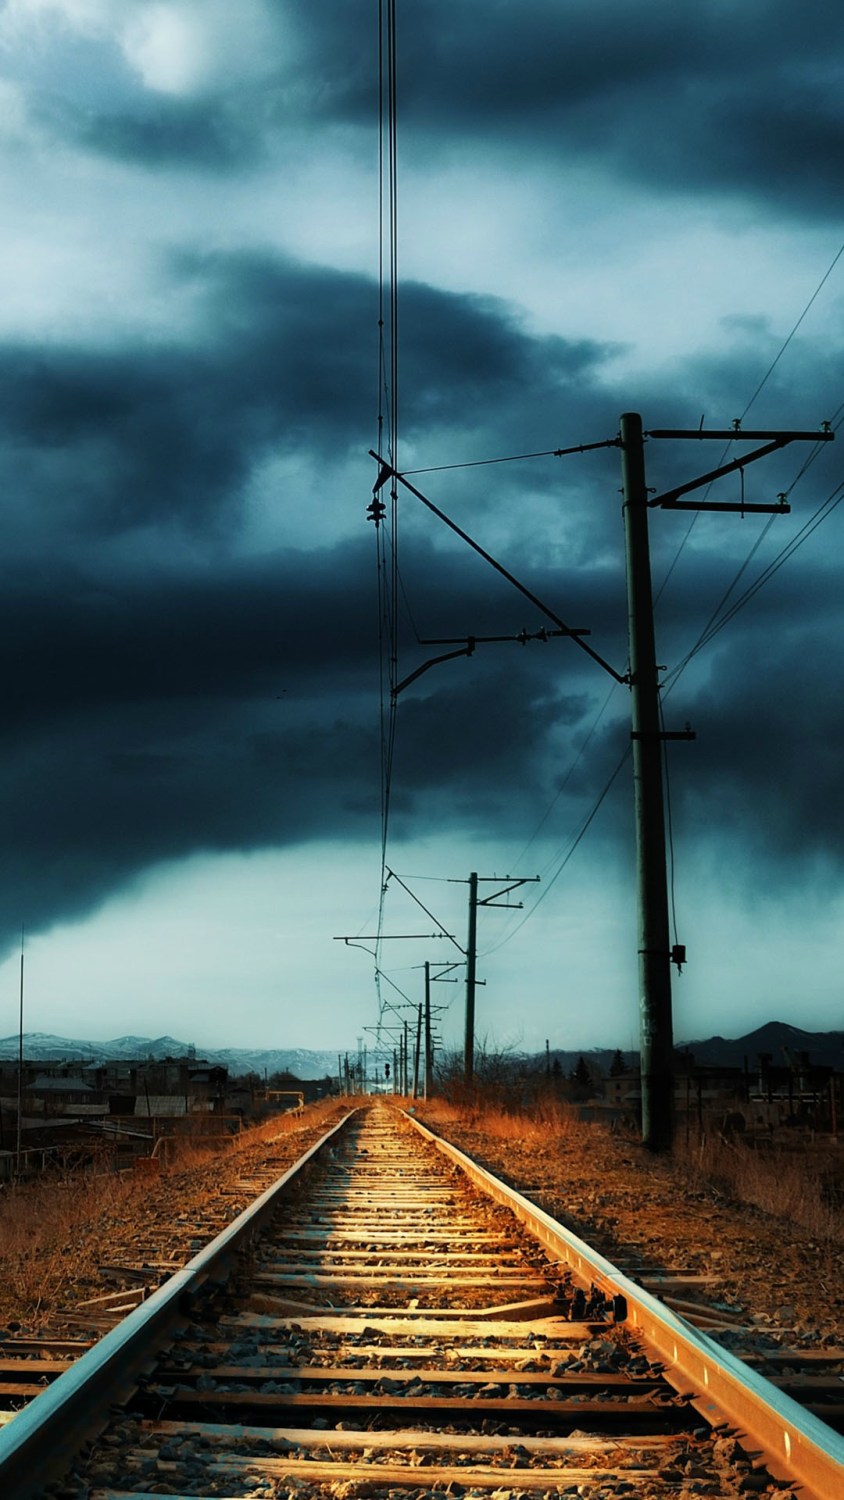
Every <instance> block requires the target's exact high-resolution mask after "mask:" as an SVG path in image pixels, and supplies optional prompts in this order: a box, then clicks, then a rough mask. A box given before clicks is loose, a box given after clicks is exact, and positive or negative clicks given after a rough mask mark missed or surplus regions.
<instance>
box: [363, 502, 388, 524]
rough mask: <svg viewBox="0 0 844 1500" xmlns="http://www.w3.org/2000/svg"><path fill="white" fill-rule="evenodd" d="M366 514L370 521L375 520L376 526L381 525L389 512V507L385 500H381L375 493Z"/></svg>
mask: <svg viewBox="0 0 844 1500" xmlns="http://www.w3.org/2000/svg"><path fill="white" fill-rule="evenodd" d="M366 514H367V516H368V517H369V519H370V521H374V522H375V525H376V526H380V524H381V522H382V521H383V519H384V517H385V515H386V514H387V507H386V505H385V504H384V502H383V500H379V499H378V496H377V495H375V496H373V498H372V499H371V500H370V502H369V504H368V505H367V507H366Z"/></svg>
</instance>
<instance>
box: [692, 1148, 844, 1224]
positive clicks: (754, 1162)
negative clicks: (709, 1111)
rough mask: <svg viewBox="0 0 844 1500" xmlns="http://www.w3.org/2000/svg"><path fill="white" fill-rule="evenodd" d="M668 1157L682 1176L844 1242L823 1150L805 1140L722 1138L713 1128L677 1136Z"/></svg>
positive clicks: (737, 1200) (827, 1160)
mask: <svg viewBox="0 0 844 1500" xmlns="http://www.w3.org/2000/svg"><path fill="white" fill-rule="evenodd" d="M673 1158H674V1162H675V1163H676V1164H677V1167H678V1169H679V1170H680V1171H681V1172H682V1174H683V1175H684V1177H685V1178H686V1179H687V1180H691V1181H692V1182H695V1183H701V1182H705V1183H707V1184H708V1185H709V1186H711V1187H714V1188H715V1189H716V1190H717V1191H718V1192H719V1193H722V1194H724V1195H725V1196H727V1197H729V1198H730V1199H732V1200H733V1201H734V1202H737V1203H746V1204H752V1205H753V1206H754V1207H755V1208H760V1209H762V1211H763V1212H764V1213H767V1214H771V1215H772V1216H774V1217H775V1218H778V1219H786V1220H787V1221H788V1222H789V1223H790V1224H799V1225H800V1226H801V1227H802V1228H803V1229H807V1230H808V1231H809V1233H810V1234H812V1235H814V1236H815V1237H816V1238H818V1239H821V1240H826V1241H830V1242H836V1241H837V1242H838V1243H844V1222H842V1215H841V1210H840V1208H836V1207H835V1205H834V1204H833V1203H831V1202H830V1200H829V1193H828V1190H827V1186H826V1184H827V1182H828V1179H829V1176H830V1172H831V1157H830V1156H828V1155H824V1154H816V1153H814V1152H813V1151H812V1150H811V1149H810V1148H809V1147H808V1146H802V1147H801V1146H800V1145H792V1144H788V1145H779V1144H776V1143H770V1144H769V1143H767V1142H766V1143H758V1142H749V1141H744V1140H742V1139H741V1138H740V1137H739V1138H734V1139H732V1140H724V1139H722V1138H721V1137H720V1136H719V1135H718V1134H717V1133H716V1132H712V1133H710V1134H709V1135H704V1136H703V1137H702V1139H700V1140H698V1141H695V1140H692V1141H690V1142H688V1143H686V1142H684V1141H678V1142H677V1144H676V1145H675V1148H674V1153H673Z"/></svg>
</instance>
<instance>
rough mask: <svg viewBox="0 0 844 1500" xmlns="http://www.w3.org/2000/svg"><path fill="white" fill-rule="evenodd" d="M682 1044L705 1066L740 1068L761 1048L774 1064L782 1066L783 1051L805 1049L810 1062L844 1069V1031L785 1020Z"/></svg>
mask: <svg viewBox="0 0 844 1500" xmlns="http://www.w3.org/2000/svg"><path fill="white" fill-rule="evenodd" d="M686 1048H688V1050H689V1051H690V1052H691V1053H692V1055H693V1057H694V1060H695V1062H696V1063H702V1064H704V1065H705V1066H708V1067H712V1066H722V1065H724V1064H726V1065H727V1066H731V1067H736V1068H740V1067H741V1066H742V1064H743V1062H744V1059H745V1058H747V1061H748V1065H749V1067H751V1068H753V1067H755V1065H756V1063H757V1062H758V1060H759V1054H760V1053H762V1052H767V1053H769V1054H770V1057H771V1061H772V1062H773V1064H774V1066H775V1067H782V1066H783V1065H784V1064H785V1063H786V1062H787V1057H786V1053H788V1054H790V1055H791V1056H792V1057H796V1056H797V1054H798V1053H799V1052H808V1054H809V1062H810V1063H813V1064H815V1065H816V1066H822V1067H827V1068H835V1070H836V1072H841V1071H844V1031H801V1030H800V1028H799V1027H798V1026H789V1025H788V1023H787V1022H786V1021H768V1022H767V1024H766V1025H765V1026H760V1027H759V1028H758V1030H757V1031H750V1032H748V1034H747V1036H739V1037H735V1038H732V1037H723V1036H711V1037H708V1038H707V1039H706V1040H705V1041H697V1042H684V1043H683V1044H682V1045H681V1047H680V1048H679V1050H680V1051H685V1050H686Z"/></svg>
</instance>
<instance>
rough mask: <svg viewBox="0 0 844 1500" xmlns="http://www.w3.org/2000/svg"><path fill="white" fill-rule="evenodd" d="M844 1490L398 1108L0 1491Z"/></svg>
mask: <svg viewBox="0 0 844 1500" xmlns="http://www.w3.org/2000/svg"><path fill="white" fill-rule="evenodd" d="M774 1481H779V1483H780V1485H781V1486H783V1487H784V1486H786V1485H787V1484H789V1483H790V1484H792V1485H794V1486H797V1487H799V1493H800V1494H801V1495H802V1496H804V1497H806V1500H833V1497H837V1496H840V1495H841V1494H842V1493H844V1440H842V1438H841V1437H840V1436H838V1435H837V1434H836V1433H834V1432H833V1431H831V1430H830V1429H829V1428H828V1427H827V1426H825V1424H824V1423H823V1422H821V1421H819V1420H818V1419H817V1417H815V1416H813V1415H811V1414H810V1413H808V1412H806V1411H805V1410H803V1409H802V1408H800V1407H799V1406H797V1405H796V1403H795V1402H794V1401H792V1400H791V1399H790V1398H789V1397H788V1396H787V1395H785V1394H783V1393H782V1392H781V1391H778V1390H777V1389H775V1388H774V1387H773V1386H771V1385H769V1384H768V1382H767V1381H766V1380H764V1379H762V1378H761V1377H760V1376H758V1375H756V1374H754V1373H753V1371H751V1370H749V1369H747V1368H746V1367H745V1366H742V1365H740V1363H739V1361H737V1360H736V1359H734V1358H733V1357H732V1356H730V1355H729V1354H726V1353H725V1352H724V1351H723V1350H721V1349H720V1348H718V1346H717V1345H716V1344H715V1343H713V1342H712V1341H711V1340H710V1339H708V1338H707V1337H706V1336H705V1335H703V1334H701V1333H699V1332H698V1331H697V1330H696V1329H694V1328H692V1327H691V1326H690V1325H689V1324H687V1323H685V1322H684V1320H683V1319H681V1318H680V1317H678V1316H677V1315H676V1314H674V1313H672V1312H671V1311H670V1310H669V1309H667V1308H666V1307H664V1306H663V1305H662V1304H661V1303H659V1302H658V1301H657V1300H656V1299H655V1298H653V1297H651V1296H650V1295H649V1294H648V1293H647V1292H644V1291H643V1290H642V1289H641V1288H640V1287H638V1286H636V1285H634V1284H633V1283H632V1282H630V1281H628V1280H627V1279H626V1278H625V1277H623V1276H622V1275H620V1274H619V1273H618V1272H616V1271H615V1270H614V1268H613V1267H611V1266H609V1264H608V1263H607V1262H606V1261H604V1260H603V1259H602V1258H601V1257H600V1256H598V1255H597V1254H596V1253H595V1252H592V1251H591V1250H590V1249H589V1247H588V1246H586V1245H584V1244H583V1242H582V1241H580V1240H578V1239H577V1238H576V1237H575V1236H573V1235H572V1234H570V1233H569V1232H568V1231H566V1230H565V1229H563V1228H562V1227H561V1226H560V1225H559V1224H557V1223H556V1222H555V1221H554V1220H552V1219H550V1218H549V1217H548V1216H547V1215H546V1214H544V1213H542V1211H541V1210H539V1209H537V1208H535V1207H534V1205H532V1204H530V1203H528V1202H527V1201H526V1200H525V1199H523V1198H520V1197H519V1195H518V1194H516V1193H514V1192H512V1191H511V1190H510V1189H509V1188H507V1187H506V1186H505V1185H504V1184H503V1183H500V1182H498V1181H496V1179H494V1178H491V1177H490V1176H489V1175H488V1174H487V1173H485V1172H484V1171H483V1169H482V1168H480V1167H478V1166H476V1165H475V1164H474V1163H472V1162H471V1161H470V1160H469V1159H468V1158H466V1157H464V1156H462V1154H461V1153H460V1152H458V1151H457V1150H456V1149H455V1148H453V1147H451V1146H448V1145H447V1144H446V1143H443V1142H438V1141H436V1140H435V1138H433V1137H431V1136H430V1134H429V1133H428V1132H426V1131H425V1130H424V1129H423V1128H422V1127H420V1126H418V1125H417V1124H416V1123H415V1122H414V1121H412V1120H410V1119H408V1118H406V1117H404V1116H402V1115H401V1114H399V1112H398V1111H397V1110H394V1109H392V1108H390V1107H389V1106H387V1105H386V1104H383V1103H379V1104H377V1105H375V1106H373V1107H369V1108H366V1109H361V1110H359V1111H356V1112H355V1113H354V1114H353V1115H352V1116H350V1117H349V1118H347V1119H346V1120H345V1121H343V1122H342V1123H341V1124H340V1125H339V1126H337V1127H335V1129H334V1130H332V1131H330V1132H329V1133H328V1134H327V1135H326V1136H325V1137H324V1138H323V1140H322V1141H321V1142H320V1143H319V1144H318V1145H317V1146H316V1147H314V1148H313V1149H312V1150H311V1151H310V1152H308V1153H307V1154H306V1156H305V1157H303V1158H302V1161H301V1162H300V1163H298V1164H297V1166H296V1167H294V1168H293V1169H292V1170H291V1171H289V1172H287V1173H286V1174H285V1175H284V1177H282V1178H280V1179H279V1181H278V1182H277V1183H275V1184H274V1185H273V1186H272V1187H270V1188H268V1189H267V1190H266V1191H265V1192H263V1193H262V1194H261V1195H260V1197H259V1198H258V1199H257V1200H256V1202H255V1203H254V1204H253V1205H252V1206H251V1208H250V1209H248V1210H247V1211H246V1213H245V1214H243V1215H241V1216H240V1218H239V1219H238V1220H237V1221H236V1222H235V1223H234V1224H232V1225H231V1226H230V1227H229V1228H228V1229H227V1230H226V1231H224V1233H223V1234H221V1235H220V1236H219V1237H218V1239H217V1240H215V1241H214V1242H213V1243H212V1244H211V1245H209V1246H207V1247H206V1248H205V1250H203V1251H202V1252H201V1253H200V1254H199V1255H198V1256H196V1257H195V1259H194V1260H193V1261H192V1262H191V1263H190V1265H189V1266H187V1267H186V1268H185V1269H184V1270H183V1271H181V1272H179V1273H178V1274H177V1275H175V1276H174V1277H172V1278H171V1279H170V1280H169V1281H168V1282H167V1283H166V1284H165V1285H164V1286H163V1287H162V1288H161V1289H160V1290H159V1291H158V1292H156V1293H155V1294H154V1295H153V1296H152V1297H151V1298H150V1299H149V1301H148V1302H146V1303H144V1304H143V1305H142V1306H141V1307H139V1308H138V1309H137V1310H136V1311H135V1312H133V1313H132V1314H130V1316H129V1317H128V1318H126V1319H125V1320H124V1321H123V1322H122V1323H120V1324H119V1325H118V1326H117V1327H116V1328H115V1329H113V1330H112V1332H110V1333H109V1334H107V1335H106V1337H105V1338H104V1339H102V1340H101V1341H100V1343H98V1344H97V1345H96V1346H95V1347H94V1348H93V1349H91V1350H90V1351H89V1353H88V1354H86V1355H85V1356H83V1358H82V1359H81V1360H79V1361H78V1362H77V1363H76V1364H75V1365H73V1366H72V1367H71V1368H70V1369H69V1370H67V1371H66V1373H65V1374H63V1375H62V1376H61V1377H60V1378H59V1379H58V1380H57V1381H56V1382H55V1383H54V1384H53V1385H52V1386H50V1387H49V1388H48V1389H47V1390H46V1391H45V1392H44V1393H43V1394H42V1395H40V1396H39V1397H37V1399H36V1400H34V1401H33V1402H32V1403H31V1404H30V1405H29V1406H28V1407H27V1408H26V1409H25V1410H23V1411H22V1412H20V1413H19V1414H18V1415H17V1416H16V1417H15V1418H14V1419H13V1420H12V1421H11V1422H9V1423H8V1425H7V1426H6V1427H5V1428H4V1429H3V1430H2V1432H0V1494H2V1496H3V1497H4V1500H35V1497H41V1496H44V1495H47V1494H50V1495H56V1496H67V1497H71V1496H72V1497H78V1500H83V1497H84V1500H124V1497H126V1500H128V1496H129V1495H137V1494H157V1495H159V1496H162V1495H163V1496H165V1497H166V1496H169V1497H171V1500H181V1497H183V1496H188V1495H193V1496H197V1495H198V1496H208V1497H211V1496H216V1497H231V1500H234V1497H238V1496H245V1495H251V1496H261V1495H263V1496H281V1495H283V1496H285V1497H288V1496H301V1497H303V1500H307V1497H310V1496H318V1495H319V1496H334V1497H339V1500H343V1497H346V1496H357V1495H359V1494H360V1495H364V1494H365V1495H373V1496H375V1497H380V1496H384V1497H402V1496H404V1495H410V1496H413V1497H423V1496H424V1497H429V1496H435V1495H437V1494H438V1493H445V1492H448V1493H449V1494H451V1495H457V1496H462V1495H465V1494H478V1495H479V1496H490V1497H494V1500H503V1497H504V1496H507V1497H508V1500H509V1497H511V1496H513V1497H520V1496H522V1495H525V1496H527V1495H529V1494H532V1493H544V1494H549V1493H550V1494H579V1495H582V1496H585V1497H596V1500H597V1497H599V1496H600V1497H602V1500H604V1497H606V1500H610V1497H615V1496H619V1497H621V1496H628V1497H632V1500H636V1497H645V1500H657V1497H661V1496H666V1497H667V1496H674V1497H679V1496H683V1497H684V1500H685V1497H686V1496H692V1495H697V1494H701V1495H706V1494H709V1495H716V1496H718V1495H721V1496H734V1495H738V1494H747V1493H762V1494H765V1493H769V1492H776V1491H775V1490H773V1491H772V1490H771V1486H772V1484H773V1483H774Z"/></svg>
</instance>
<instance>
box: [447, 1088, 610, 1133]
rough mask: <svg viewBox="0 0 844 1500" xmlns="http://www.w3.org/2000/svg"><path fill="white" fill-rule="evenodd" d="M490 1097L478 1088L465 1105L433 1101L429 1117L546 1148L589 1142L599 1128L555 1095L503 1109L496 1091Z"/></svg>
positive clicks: (505, 1106)
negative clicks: (591, 1135)
mask: <svg viewBox="0 0 844 1500" xmlns="http://www.w3.org/2000/svg"><path fill="white" fill-rule="evenodd" d="M490 1094H491V1097H490ZM490 1094H488V1093H487V1092H486V1091H485V1090H483V1089H480V1088H475V1089H474V1090H473V1091H472V1093H471V1095H470V1096H469V1100H468V1102H467V1103H465V1104H464V1103H461V1102H459V1101H457V1100H454V1099H433V1100H431V1101H430V1102H429V1103H428V1104H427V1105H426V1106H425V1117H426V1119H429V1120H431V1122H432V1123H433V1122H434V1121H435V1122H436V1124H437V1125H438V1126H442V1127H443V1128H445V1127H447V1126H448V1125H449V1124H456V1123H462V1124H464V1125H468V1126H470V1127H471V1128H472V1129H473V1130H478V1131H480V1132H481V1133H483V1134H484V1135H488V1136H490V1137H492V1138H493V1139H495V1140H499V1141H508V1140H512V1141H520V1142H522V1143H523V1144H530V1143H533V1142H535V1143H536V1144H537V1145H542V1146H548V1145H549V1144H553V1141H554V1140H560V1141H562V1140H565V1141H578V1140H583V1141H584V1142H585V1141H586V1140H587V1139H588V1138H589V1135H590V1133H591V1132H592V1131H593V1130H594V1129H595V1128H596V1127H595V1126H593V1125H591V1124H588V1123H586V1122H585V1121H583V1120H581V1119H579V1118H578V1114H577V1111H576V1109H575V1108H573V1107H572V1105H570V1104H568V1103H567V1102H566V1101H565V1100H564V1099H558V1098H555V1097H554V1096H553V1095H548V1096H545V1097H543V1096H540V1097H538V1098H537V1099H536V1100H534V1101H533V1102H532V1103H531V1104H530V1105H528V1106H527V1107H523V1106H521V1105H519V1104H518V1103H509V1104H507V1105H504V1106H502V1104H501V1101H500V1098H498V1097H496V1092H495V1091H490Z"/></svg>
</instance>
